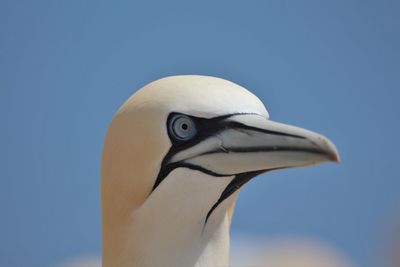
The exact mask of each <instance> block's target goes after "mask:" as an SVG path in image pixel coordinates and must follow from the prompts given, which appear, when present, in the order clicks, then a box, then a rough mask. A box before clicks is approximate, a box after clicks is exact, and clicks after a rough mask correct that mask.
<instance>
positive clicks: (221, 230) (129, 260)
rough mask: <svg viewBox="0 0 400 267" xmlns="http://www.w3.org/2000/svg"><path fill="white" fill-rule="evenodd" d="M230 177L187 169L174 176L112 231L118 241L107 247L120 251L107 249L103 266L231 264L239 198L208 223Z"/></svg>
mask: <svg viewBox="0 0 400 267" xmlns="http://www.w3.org/2000/svg"><path fill="white" fill-rule="evenodd" d="M232 179H233V177H218V178H217V177H214V176H210V175H207V174H204V173H202V172H199V171H193V170H190V169H185V168H178V169H176V170H174V171H173V172H171V174H170V176H169V177H168V179H165V181H163V183H161V184H160V186H159V187H158V188H157V189H156V190H155V191H154V192H153V193H152V194H151V195H150V196H149V198H148V199H147V200H146V201H145V203H144V204H143V205H142V206H140V207H139V208H138V209H137V210H135V211H133V212H132V215H131V216H130V217H129V219H127V220H126V221H125V222H122V221H121V222H120V224H121V225H120V226H116V225H115V226H114V227H112V228H114V229H109V232H110V233H112V232H114V234H110V233H108V236H112V235H114V237H115V238H112V239H113V241H112V243H113V244H114V245H113V247H111V246H110V247H109V249H113V248H114V247H115V248H117V249H118V250H116V251H113V252H112V253H107V252H106V251H104V253H103V254H104V255H109V259H103V263H104V267H108V266H111V265H106V263H107V262H110V263H113V265H112V266H115V267H125V266H126V267H128V266H129V267H133V266H143V267H146V266H151V267H158V266H160V267H161V266H163V267H168V266H171V267H180V266H182V267H190V266H228V263H229V227H230V217H231V215H230V207H231V206H232V205H233V203H234V201H235V198H236V194H233V195H232V196H231V197H229V198H228V199H226V200H225V201H224V202H223V203H221V204H220V205H219V206H218V207H217V208H216V209H215V211H214V212H213V214H212V216H210V217H209V219H208V221H207V223H206V224H204V223H205V218H206V216H207V213H208V212H209V210H210V208H211V207H212V206H213V205H214V204H215V202H216V201H217V200H218V199H219V198H220V196H221V193H222V192H223V191H224V189H225V188H226V186H227V185H228V184H229V183H230V182H231V181H232ZM205 192H206V193H205ZM105 231H107V229H105ZM105 235H107V233H105ZM104 247H105V249H106V248H107V244H104ZM111 258H112V259H111ZM116 263H118V265H116Z"/></svg>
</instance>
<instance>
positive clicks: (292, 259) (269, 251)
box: [231, 237, 356, 267]
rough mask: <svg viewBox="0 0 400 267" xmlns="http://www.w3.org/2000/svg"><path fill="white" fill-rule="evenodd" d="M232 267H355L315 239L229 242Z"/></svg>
mask: <svg viewBox="0 0 400 267" xmlns="http://www.w3.org/2000/svg"><path fill="white" fill-rule="evenodd" d="M231 259H232V264H231V266H232V267H356V265H355V264H354V263H352V261H351V260H350V259H348V257H347V256H346V255H344V254H343V253H342V252H340V251H339V250H338V249H335V248H333V247H332V246H330V245H328V244H326V243H324V242H322V241H319V240H314V239H309V238H303V237H301V238H297V237H278V238H265V239H256V240H254V238H251V237H234V238H232V250H231Z"/></svg>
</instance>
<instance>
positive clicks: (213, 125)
mask: <svg viewBox="0 0 400 267" xmlns="http://www.w3.org/2000/svg"><path fill="white" fill-rule="evenodd" d="M178 114H180V113H176V112H173V113H170V114H169V115H168V119H167V127H166V129H169V127H168V125H169V123H170V120H171V118H173V117H174V116H175V115H178ZM246 114H254V113H233V114H228V115H223V116H219V117H214V118H209V119H207V118H200V117H195V116H189V115H186V116H188V117H190V118H191V119H192V120H193V121H194V122H195V124H196V127H197V133H196V135H195V136H194V138H192V139H190V140H186V141H181V140H176V139H175V138H174V137H173V136H171V133H170V132H169V131H168V136H169V138H170V140H171V142H172V146H171V148H170V149H169V151H168V153H167V154H166V155H165V157H164V159H163V161H162V163H161V168H160V171H159V173H158V176H157V179H156V181H155V183H154V185H153V189H152V191H154V190H155V189H156V188H157V186H158V185H159V184H160V183H161V182H162V181H163V180H164V179H165V177H167V176H168V174H169V173H170V172H171V171H172V170H174V169H175V168H178V167H188V168H192V169H196V170H199V171H202V172H204V173H207V174H210V175H214V174H215V173H214V174H211V173H213V172H212V171H210V170H207V169H204V168H202V167H199V166H195V165H190V164H187V163H184V162H176V163H169V161H170V159H171V158H172V157H173V156H174V155H175V154H177V153H179V152H180V151H182V150H185V149H187V148H189V147H192V146H195V145H197V144H198V143H200V142H202V141H204V140H205V139H207V138H208V137H210V136H212V135H215V134H216V133H218V132H219V131H222V130H224V129H226V128H228V127H231V126H230V123H231V122H229V121H226V119H227V118H229V117H232V116H235V115H246ZM183 115H185V114H183ZM214 176H229V175H221V174H216V175H214Z"/></svg>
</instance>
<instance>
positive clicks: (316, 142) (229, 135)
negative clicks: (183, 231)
mask: <svg viewBox="0 0 400 267" xmlns="http://www.w3.org/2000/svg"><path fill="white" fill-rule="evenodd" d="M331 161H333V162H339V161H340V160H339V154H338V151H337V149H336V147H335V145H334V144H333V143H332V142H331V141H330V140H329V139H327V138H326V137H324V136H322V135H320V134H318V133H314V132H311V131H308V130H305V129H302V128H298V127H294V126H290V125H286V124H282V123H278V122H274V121H271V120H267V119H266V118H264V117H262V116H259V115H254V114H242V115H235V116H232V117H229V118H228V119H227V120H226V121H225V127H223V128H222V129H221V130H220V131H218V132H217V133H216V134H214V135H212V136H210V137H208V138H207V139H205V140H203V141H202V142H200V143H198V144H196V145H194V146H192V147H190V148H188V149H186V150H183V151H180V152H179V153H177V154H175V155H174V156H173V157H172V158H171V160H170V162H171V163H173V162H180V163H184V164H187V165H191V166H198V167H201V168H203V169H206V170H208V171H210V172H213V173H216V174H220V175H236V174H240V173H246V172H253V171H262V170H265V171H267V170H269V169H277V168H288V167H300V166H308V165H313V164H317V163H322V162H331Z"/></svg>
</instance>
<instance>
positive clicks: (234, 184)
mask: <svg viewBox="0 0 400 267" xmlns="http://www.w3.org/2000/svg"><path fill="white" fill-rule="evenodd" d="M251 114H253V115H257V114H255V113H234V114H228V115H223V116H218V117H214V118H201V117H195V116H190V115H186V114H182V113H177V112H172V113H170V114H169V115H168V119H167V128H166V129H168V136H169V138H170V140H171V142H172V146H171V148H170V149H169V151H168V153H167V154H166V155H165V157H164V159H163V160H162V163H161V168H160V171H159V173H158V176H157V179H156V181H155V183H154V186H153V189H152V192H153V191H154V190H155V189H156V188H157V187H158V186H159V185H160V183H161V182H162V181H163V180H164V179H165V178H166V177H167V176H168V175H169V174H170V173H171V172H172V171H173V170H174V169H176V168H189V169H192V170H197V171H201V172H203V173H205V174H208V175H212V176H215V177H229V176H234V178H233V180H232V181H231V182H230V183H229V184H228V186H227V187H226V188H225V190H224V191H223V192H222V194H221V196H220V197H219V199H218V200H217V201H216V202H215V204H214V205H213V206H212V207H211V209H210V210H209V212H208V213H207V216H206V218H205V221H204V225H205V224H206V223H207V221H208V219H209V217H210V215H211V214H212V212H213V211H214V210H215V209H216V208H217V207H218V205H219V204H221V203H222V202H223V201H224V200H225V199H227V198H228V197H229V196H231V195H232V194H233V193H234V192H236V191H237V190H238V189H239V188H241V187H242V186H243V185H244V184H245V183H247V182H248V181H249V180H251V179H252V178H253V177H255V176H257V175H259V174H261V173H263V172H266V171H269V170H259V171H252V172H246V173H238V174H237V173H234V174H219V173H216V172H213V171H211V170H208V169H206V168H204V167H202V166H198V165H194V164H190V163H187V162H185V160H182V161H178V162H172V163H171V162H170V159H171V158H172V157H173V156H174V155H175V154H177V153H179V152H180V151H182V150H185V149H188V148H190V147H192V146H195V145H197V144H199V143H200V142H202V141H204V140H205V139H207V138H209V137H211V136H213V135H216V134H218V133H219V132H221V131H223V130H226V129H242V130H251V131H257V132H264V133H268V134H273V135H282V136H290V137H294V138H300V139H304V137H302V136H298V135H292V134H287V133H281V132H276V131H270V130H266V129H259V128H256V127H252V126H248V125H245V124H242V123H240V122H237V121H229V120H227V118H229V117H232V116H235V115H251ZM177 115H182V116H186V117H188V118H190V119H191V120H192V121H193V122H194V123H195V126H196V130H197V132H196V134H195V135H194V136H193V137H192V138H191V139H188V140H181V139H177V138H175V137H174V135H173V133H171V127H170V123H171V120H172V119H173V118H174V117H175V116H177ZM293 149H294V148H291V147H283V148H282V149H279V150H293ZM234 150H235V151H234ZM236 150H237V151H236ZM269 150H271V151H276V148H274V147H268V146H265V147H260V148H240V149H239V148H236V149H229V150H225V148H224V147H220V148H219V150H215V151H209V152H207V153H205V154H212V153H218V152H224V153H229V152H257V151H269ZM308 152H311V153H318V151H314V150H313V151H308Z"/></svg>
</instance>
